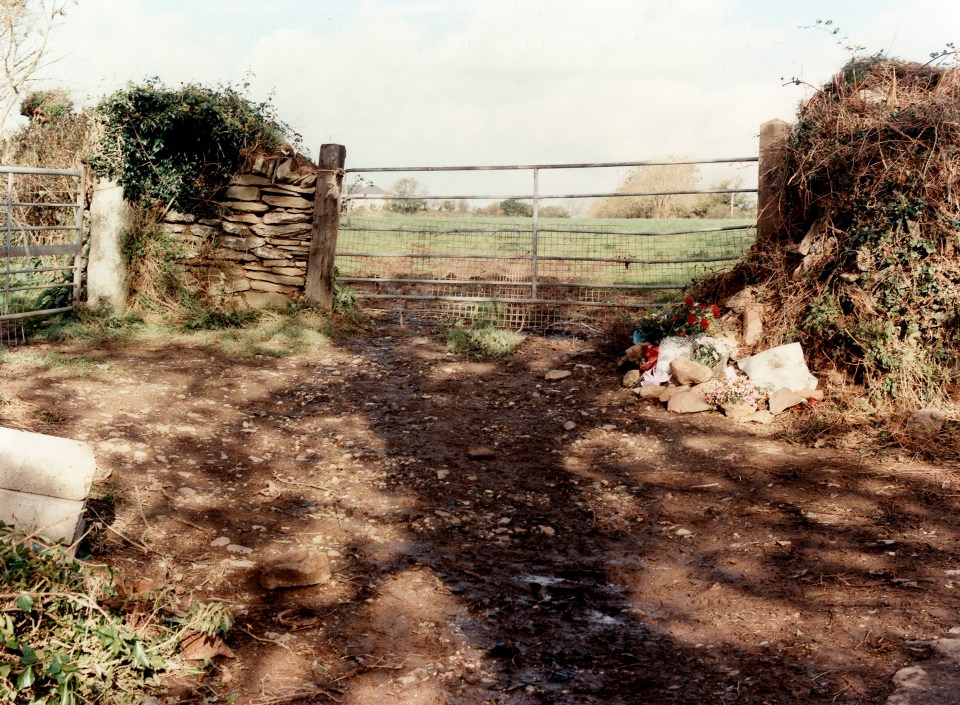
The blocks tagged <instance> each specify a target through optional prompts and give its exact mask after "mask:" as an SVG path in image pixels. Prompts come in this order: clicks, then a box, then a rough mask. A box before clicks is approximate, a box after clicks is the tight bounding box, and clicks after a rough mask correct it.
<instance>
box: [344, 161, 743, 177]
mask: <svg viewBox="0 0 960 705" xmlns="http://www.w3.org/2000/svg"><path fill="white" fill-rule="evenodd" d="M756 161H759V158H758V157H732V158H730V159H696V160H689V161H686V160H685V161H666V162H595V163H580V164H507V165H500V166H407V167H400V166H387V167H368V168H359V167H354V168H350V169H344V172H345V173H347V174H374V173H387V172H397V171H515V170H526V169H605V168H621V167H635V166H669V165H672V164H736V163H741V162H756Z"/></svg>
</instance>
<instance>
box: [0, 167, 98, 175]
mask: <svg viewBox="0 0 960 705" xmlns="http://www.w3.org/2000/svg"><path fill="white" fill-rule="evenodd" d="M0 174H34V175H39V176H82V175H83V169H82V168H81V167H78V168H76V169H46V168H41V167H32V166H0Z"/></svg>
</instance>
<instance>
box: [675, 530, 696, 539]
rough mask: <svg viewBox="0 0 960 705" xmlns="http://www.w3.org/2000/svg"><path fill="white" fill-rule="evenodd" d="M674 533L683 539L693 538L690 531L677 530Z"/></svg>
mask: <svg viewBox="0 0 960 705" xmlns="http://www.w3.org/2000/svg"><path fill="white" fill-rule="evenodd" d="M674 533H675V534H676V535H677V536H679V537H680V538H684V539H685V538H689V537H691V536H693V532H692V531H690V529H677V530H676V531H675V532H674Z"/></svg>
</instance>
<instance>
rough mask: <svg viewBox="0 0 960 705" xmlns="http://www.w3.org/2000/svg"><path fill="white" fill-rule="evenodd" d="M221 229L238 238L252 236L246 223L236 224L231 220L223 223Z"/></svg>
mask: <svg viewBox="0 0 960 705" xmlns="http://www.w3.org/2000/svg"><path fill="white" fill-rule="evenodd" d="M221 227H222V228H223V232H225V233H226V234H227V235H235V236H236V237H249V236H250V235H251V232H250V228H248V227H247V226H246V224H244V223H236V222H233V221H230V220H225V221H223V223H222V225H221Z"/></svg>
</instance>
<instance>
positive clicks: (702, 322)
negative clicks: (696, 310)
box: [700, 318, 710, 330]
mask: <svg viewBox="0 0 960 705" xmlns="http://www.w3.org/2000/svg"><path fill="white" fill-rule="evenodd" d="M700 327H701V328H703V329H704V330H706V329H707V328H709V327H710V321H708V320H707V319H706V318H701V319H700Z"/></svg>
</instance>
